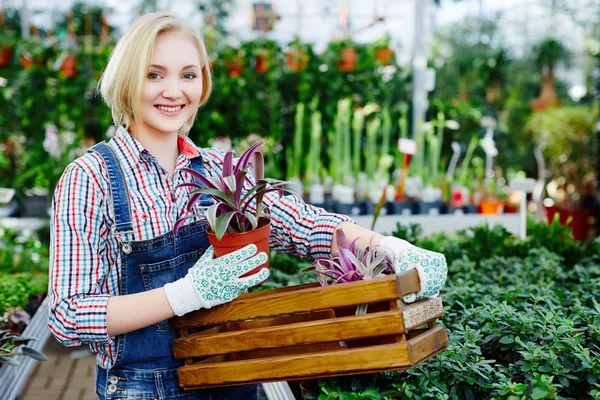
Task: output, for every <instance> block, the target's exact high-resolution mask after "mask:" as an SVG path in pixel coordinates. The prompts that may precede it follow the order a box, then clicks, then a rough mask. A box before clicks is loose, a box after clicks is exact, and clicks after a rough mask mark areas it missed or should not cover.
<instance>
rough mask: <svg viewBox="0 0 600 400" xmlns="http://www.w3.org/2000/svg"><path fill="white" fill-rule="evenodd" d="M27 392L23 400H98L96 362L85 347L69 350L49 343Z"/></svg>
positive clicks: (29, 380) (23, 395)
mask: <svg viewBox="0 0 600 400" xmlns="http://www.w3.org/2000/svg"><path fill="white" fill-rule="evenodd" d="M44 354H45V355H46V356H47V357H48V361H45V362H40V361H37V362H36V364H35V366H34V367H33V370H32V371H31V373H30V375H29V379H28V381H27V383H26V384H25V387H24V388H23V391H22V393H21V397H20V400H95V399H97V397H96V396H95V394H94V374H95V358H94V356H93V355H92V353H90V352H89V351H88V350H87V349H86V348H85V347H84V346H82V347H79V348H74V349H70V348H66V347H64V346H62V345H61V344H60V343H58V342H57V341H56V340H54V338H52V337H51V338H50V339H48V341H47V342H46V347H44Z"/></svg>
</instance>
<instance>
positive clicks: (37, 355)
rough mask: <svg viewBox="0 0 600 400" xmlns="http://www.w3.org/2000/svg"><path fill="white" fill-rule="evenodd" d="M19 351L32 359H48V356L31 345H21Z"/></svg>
mask: <svg viewBox="0 0 600 400" xmlns="http://www.w3.org/2000/svg"><path fill="white" fill-rule="evenodd" d="M21 351H22V352H23V354H25V355H26V356H29V357H31V358H33V359H34V360H38V361H48V357H46V356H45V355H44V354H42V353H40V352H39V351H37V350H35V349H32V348H31V347H26V346H23V347H21Z"/></svg>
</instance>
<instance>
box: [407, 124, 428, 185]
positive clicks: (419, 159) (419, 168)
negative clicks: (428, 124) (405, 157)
mask: <svg viewBox="0 0 600 400" xmlns="http://www.w3.org/2000/svg"><path fill="white" fill-rule="evenodd" d="M414 139H415V141H416V142H417V153H416V154H415V155H414V156H413V161H412V162H411V163H410V166H409V170H410V173H409V175H412V176H420V177H421V178H422V179H423V183H424V182H425V179H426V178H427V177H426V176H425V150H426V149H425V130H424V128H423V121H421V120H417V131H416V132H415V138H414Z"/></svg>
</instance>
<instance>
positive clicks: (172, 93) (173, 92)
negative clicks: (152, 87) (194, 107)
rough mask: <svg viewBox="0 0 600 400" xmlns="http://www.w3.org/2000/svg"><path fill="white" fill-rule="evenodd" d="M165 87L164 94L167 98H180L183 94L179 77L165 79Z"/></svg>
mask: <svg viewBox="0 0 600 400" xmlns="http://www.w3.org/2000/svg"><path fill="white" fill-rule="evenodd" d="M164 82H165V87H164V90H163V92H162V96H163V97H164V98H166V99H178V98H179V97H181V95H182V93H183V92H182V91H181V87H180V82H179V79H176V78H172V79H165V80H164Z"/></svg>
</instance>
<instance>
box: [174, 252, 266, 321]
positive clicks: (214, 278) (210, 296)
mask: <svg viewBox="0 0 600 400" xmlns="http://www.w3.org/2000/svg"><path fill="white" fill-rule="evenodd" d="M256 251H257V249H256V245H254V244H250V245H248V246H246V247H244V248H242V249H240V250H237V251H234V252H233V253H229V254H226V255H224V256H222V257H218V258H213V248H212V246H210V247H209V248H208V249H207V250H206V252H205V253H204V254H203V255H202V257H200V259H199V260H198V261H197V262H196V264H195V265H194V266H193V267H192V268H190V269H189V270H188V273H187V275H186V276H185V277H183V278H181V279H179V280H177V281H175V282H173V283H167V284H166V285H165V294H166V296H167V300H168V301H169V304H170V305H171V308H172V309H173V312H174V313H175V315H177V316H182V315H184V314H187V313H189V312H191V311H196V310H199V309H201V308H211V307H214V306H218V305H221V304H224V303H228V302H230V301H231V300H233V299H235V298H236V297H238V296H239V295H240V294H242V293H244V292H245V291H246V290H248V288H251V287H252V286H256V285H258V284H259V283H261V282H263V281H264V280H266V279H267V278H268V277H269V270H268V269H267V268H262V269H261V270H260V271H258V272H256V273H254V274H252V275H249V276H247V277H243V278H242V277H241V276H242V275H244V274H246V273H248V272H250V271H252V270H253V269H255V268H256V267H258V266H259V265H261V264H264V263H265V262H266V261H267V255H266V254H265V253H264V252H261V253H259V254H256Z"/></svg>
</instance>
